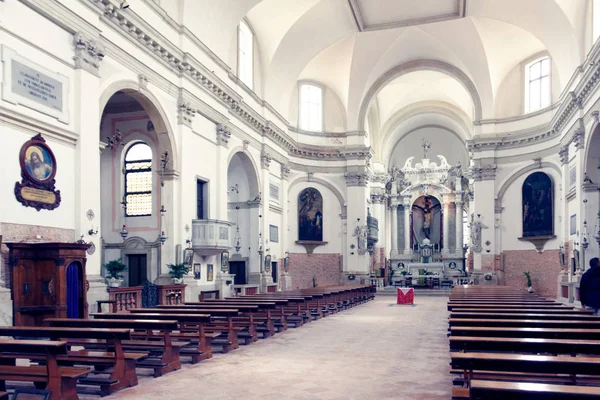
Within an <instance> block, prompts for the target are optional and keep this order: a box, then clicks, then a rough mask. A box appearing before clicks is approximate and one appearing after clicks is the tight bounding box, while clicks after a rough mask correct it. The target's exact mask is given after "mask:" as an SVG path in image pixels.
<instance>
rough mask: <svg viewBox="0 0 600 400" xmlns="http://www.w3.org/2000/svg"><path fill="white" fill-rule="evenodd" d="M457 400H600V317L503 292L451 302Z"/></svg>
mask: <svg viewBox="0 0 600 400" xmlns="http://www.w3.org/2000/svg"><path fill="white" fill-rule="evenodd" d="M448 311H449V312H450V315H449V319H448V325H449V342H450V358H451V367H452V369H451V373H452V374H453V375H454V376H455V378H454V380H453V383H454V386H453V390H452V398H453V399H511V400H517V399H528V400H529V399H580V398H581V399H589V398H600V357H598V355H600V316H597V315H593V314H592V313H591V311H587V310H582V309H576V308H574V307H572V306H566V305H564V304H562V303H559V302H556V301H554V300H549V299H544V298H541V297H538V296H536V295H534V294H531V293H528V292H526V291H521V290H516V289H512V288H508V287H503V286H493V287H490V286H457V287H455V288H453V290H452V292H451V295H450V299H449V302H448Z"/></svg>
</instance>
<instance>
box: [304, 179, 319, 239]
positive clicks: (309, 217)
mask: <svg viewBox="0 0 600 400" xmlns="http://www.w3.org/2000/svg"><path fill="white" fill-rule="evenodd" d="M298 240H308V241H315V242H322V241H323V195H321V192H319V190H318V189H316V188H314V187H307V188H305V189H302V191H301V192H300V193H299V194H298Z"/></svg>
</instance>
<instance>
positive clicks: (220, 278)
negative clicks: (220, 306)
mask: <svg viewBox="0 0 600 400" xmlns="http://www.w3.org/2000/svg"><path fill="white" fill-rule="evenodd" d="M233 278H235V275H234V274H227V273H223V272H219V273H218V274H217V277H216V279H215V286H216V289H217V290H218V291H219V296H220V297H221V298H222V299H224V298H226V297H232V296H233V295H234V293H233Z"/></svg>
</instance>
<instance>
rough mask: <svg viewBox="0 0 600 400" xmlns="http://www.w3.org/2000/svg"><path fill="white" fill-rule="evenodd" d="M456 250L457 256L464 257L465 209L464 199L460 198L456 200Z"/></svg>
mask: <svg viewBox="0 0 600 400" xmlns="http://www.w3.org/2000/svg"><path fill="white" fill-rule="evenodd" d="M455 204H456V249H455V251H454V253H455V254H456V255H457V256H460V257H462V247H463V208H462V199H461V198H460V197H457V198H456V203H455Z"/></svg>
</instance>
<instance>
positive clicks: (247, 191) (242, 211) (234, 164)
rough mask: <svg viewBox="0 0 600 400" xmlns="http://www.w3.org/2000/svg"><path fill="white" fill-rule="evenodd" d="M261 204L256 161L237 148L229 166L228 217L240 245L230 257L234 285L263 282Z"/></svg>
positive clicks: (235, 242) (230, 270)
mask: <svg viewBox="0 0 600 400" xmlns="http://www.w3.org/2000/svg"><path fill="white" fill-rule="evenodd" d="M260 205H261V194H260V191H259V183H258V175H257V173H256V169H255V167H254V164H253V163H252V160H251V159H250V157H249V156H248V155H247V154H246V153H245V152H243V151H238V152H236V153H235V154H233V156H232V157H231V159H230V160H229V165H228V167H227V209H228V210H227V216H228V219H229V221H233V222H234V223H235V224H236V226H235V232H236V233H235V237H234V244H235V245H236V246H238V247H237V248H235V253H234V254H232V255H231V256H230V258H229V273H230V274H234V275H235V278H234V284H235V285H244V284H258V283H260V265H259V263H260V260H259V256H258V253H257V243H258V240H259V237H258V235H259V229H260V228H259V225H260V224H259V220H260V218H261V216H260ZM238 243H239V245H238Z"/></svg>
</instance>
